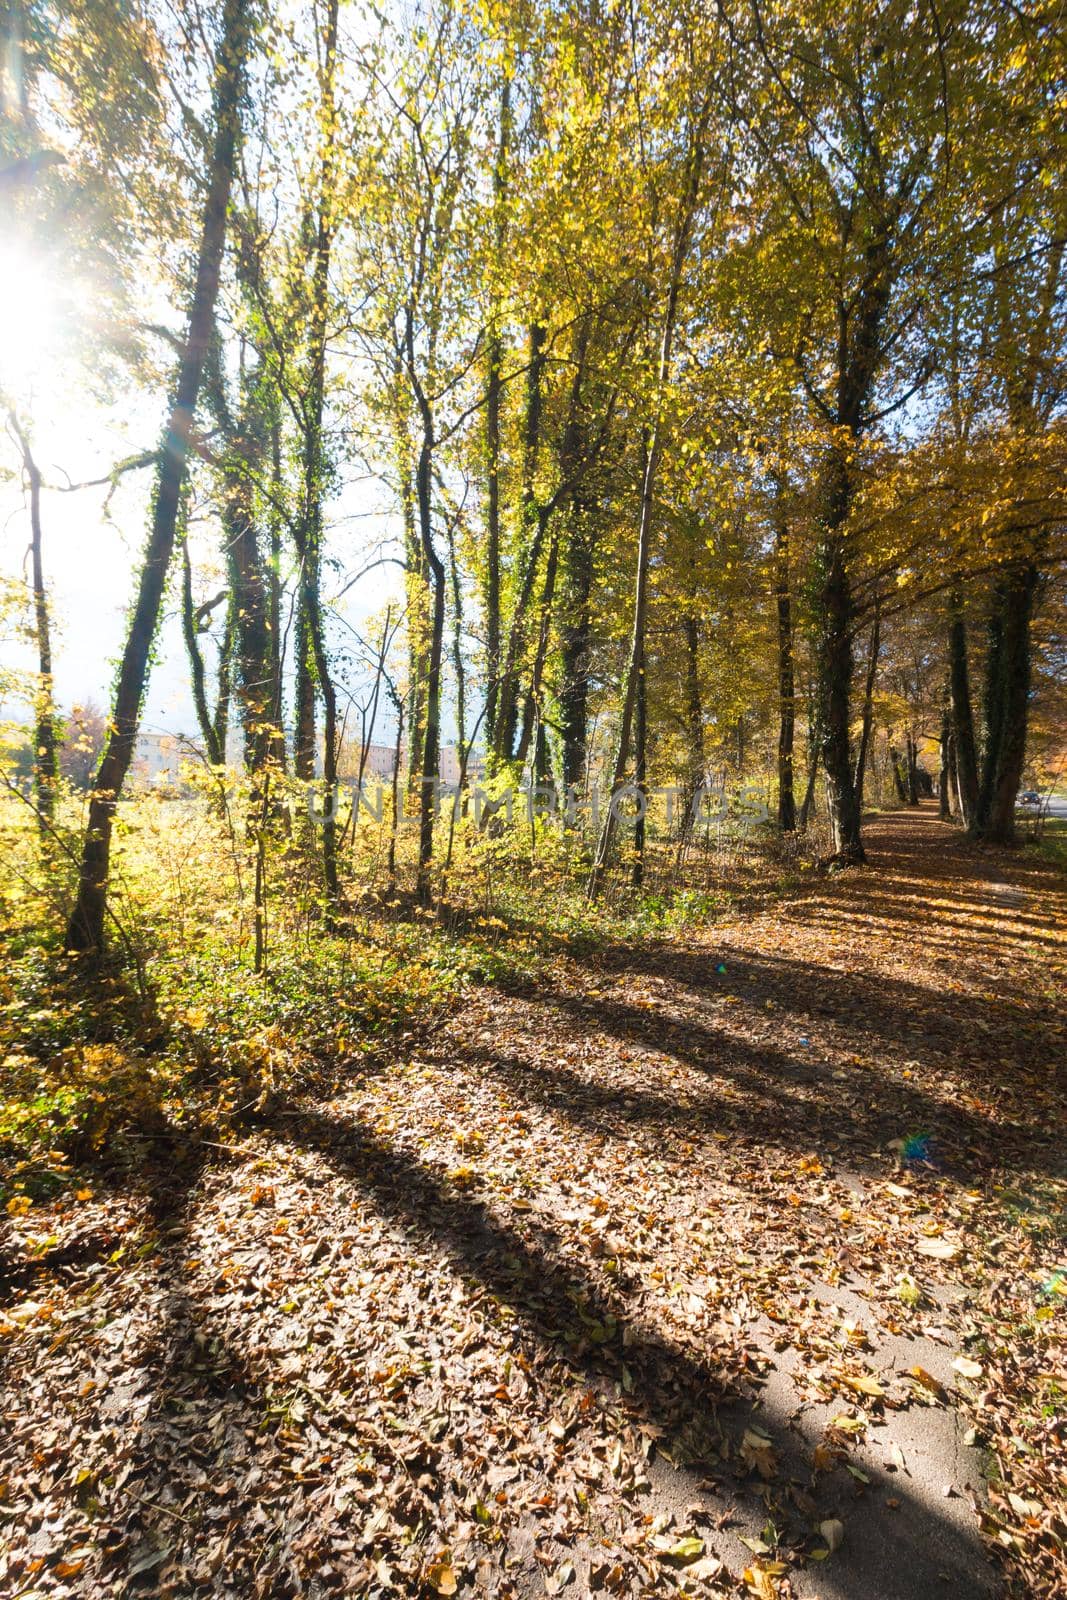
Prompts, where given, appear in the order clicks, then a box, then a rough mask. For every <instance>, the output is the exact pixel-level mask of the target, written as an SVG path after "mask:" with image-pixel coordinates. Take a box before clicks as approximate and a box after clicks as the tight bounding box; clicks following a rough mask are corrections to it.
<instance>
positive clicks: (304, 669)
mask: <svg viewBox="0 0 1067 1600" xmlns="http://www.w3.org/2000/svg"><path fill="white" fill-rule="evenodd" d="M338 5H339V0H328V5H327V10H326V31H325V37H324V39H323V64H322V71H321V81H320V97H321V102H322V104H321V107H320V112H319V122H320V128H321V138H322V147H321V160H320V171H319V207H318V222H317V227H316V234H315V251H314V269H313V271H312V277H311V316H310V327H309V330H308V346H309V353H310V361H311V368H310V372H309V374H308V388H307V397H306V400H305V403H304V508H303V522H304V527H303V531H302V539H301V545H302V548H301V552H300V574H301V584H300V590H299V595H298V610H297V622H296V742H295V749H294V753H293V754H294V760H293V767H294V770H295V772H296V775H297V777H298V778H301V779H303V780H304V781H305V782H307V781H310V779H311V778H313V777H314V775H315V690H316V686H317V687H318V690H319V692H320V693H321V694H322V696H323V703H324V720H327V719H328V716H329V712H328V709H327V708H326V705H325V702H326V700H327V698H328V694H329V691H328V688H327V685H326V684H324V683H323V682H322V680H321V671H322V666H323V663H324V662H325V652H324V648H323V640H322V638H321V636H320V637H319V638H316V637H315V634H316V629H317V630H318V632H319V634H320V635H321V629H322V608H321V583H322V503H323V498H324V494H325V487H326V485H325V479H326V467H327V463H326V457H325V452H324V450H323V442H322V419H323V412H324V409H325V403H326V323H327V309H328V300H329V286H330V282H329V281H330V256H331V253H332V250H333V235H334V207H335V205H336V197H335V195H334V192H333V191H334V147H335V141H336V138H337V117H336V110H335V106H334V76H335V72H336V66H337V11H338ZM312 612H314V613H315V616H314V617H313V616H312ZM316 619H317V620H316ZM316 680H318V682H317V685H316ZM334 721H335V722H336V712H335V714H334ZM324 736H325V738H326V739H327V740H328V739H329V734H328V732H326V731H325V729H324ZM334 759H336V752H335V753H334ZM324 775H325V774H324ZM328 783H329V780H328V779H327V784H328ZM325 845H326V835H325V832H324V835H323V846H324V848H325ZM327 876H329V873H327Z"/></svg>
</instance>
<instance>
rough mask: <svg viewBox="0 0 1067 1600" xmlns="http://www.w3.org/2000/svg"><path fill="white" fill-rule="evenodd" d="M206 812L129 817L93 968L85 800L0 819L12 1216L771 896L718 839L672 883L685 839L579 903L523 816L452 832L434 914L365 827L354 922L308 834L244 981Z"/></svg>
mask: <svg viewBox="0 0 1067 1600" xmlns="http://www.w3.org/2000/svg"><path fill="white" fill-rule="evenodd" d="M212 798H213V797H212V795H211V794H210V793H207V794H204V795H201V796H199V797H194V798H192V799H190V798H185V799H182V800H178V801H174V800H170V801H168V800H165V799H161V798H160V797H159V796H155V795H151V794H149V795H144V796H141V797H140V798H138V799H135V800H132V801H130V802H127V803H124V805H123V807H122V809H121V813H120V817H119V819H118V823H117V826H116V841H115V852H114V893H113V896H112V907H113V911H114V916H115V919H116V929H115V933H114V937H113V945H114V951H115V953H114V956H113V959H112V961H111V963H110V964H109V965H107V966H105V967H103V968H97V969H95V970H92V971H87V970H85V969H84V966H83V965H80V964H79V962H78V960H77V959H75V958H73V957H71V956H68V955H67V954H66V952H65V951H64V949H63V940H62V932H63V927H64V921H65V913H66V910H67V908H68V907H69V904H70V898H71V894H72V890H73V882H74V878H73V864H74V861H75V860H76V857H77V845H78V841H79V838H80V830H81V827H82V826H83V815H82V805H81V802H80V801H79V800H78V799H77V797H75V796H68V797H67V799H66V801H65V803H64V805H63V807H62V808H61V811H60V821H59V824H58V827H57V833H56V837H55V838H54V839H53V840H51V841H49V842H47V843H46V844H45V845H43V846H42V844H41V841H40V839H39V837H38V834H37V830H36V827H35V824H34V819H33V817H32V815H31V813H30V812H29V811H28V809H27V808H26V807H25V806H24V805H22V804H20V802H19V801H18V800H17V799H16V798H15V797H13V796H8V797H7V798H6V799H5V800H4V801H3V803H0V973H2V974H3V977H2V979H0V1172H2V1173H3V1174H4V1177H3V1178H2V1179H0V1204H8V1205H10V1206H11V1207H12V1208H13V1209H15V1210H16V1211H17V1210H18V1209H21V1208H23V1207H24V1206H25V1205H26V1204H29V1203H31V1202H32V1201H33V1200H34V1199H35V1198H38V1197H40V1198H44V1197H47V1196H49V1195H51V1194H54V1193H55V1192H56V1191H57V1189H59V1188H61V1187H63V1186H65V1185H70V1184H74V1185H77V1184H79V1183H81V1182H83V1181H84V1180H85V1178H86V1175H87V1174H89V1173H90V1172H93V1173H97V1172H99V1171H100V1170H101V1169H109V1170H114V1171H116V1173H121V1172H126V1171H129V1170H130V1169H131V1168H132V1167H136V1165H137V1164H138V1163H139V1162H140V1163H143V1161H144V1159H145V1155H146V1152H149V1153H150V1152H151V1151H152V1150H153V1149H157V1150H158V1147H159V1142H160V1141H166V1142H167V1146H168V1148H171V1149H175V1150H177V1151H179V1152H180V1151H181V1150H182V1149H183V1148H185V1147H190V1146H195V1145H196V1144H197V1142H198V1141H203V1140H204V1139H210V1140H212V1141H225V1140H227V1139H231V1138H236V1137H240V1128H241V1127H242V1125H243V1124H244V1123H245V1122H246V1121H247V1120H248V1119H249V1118H250V1117H254V1116H256V1115H259V1114H263V1113H265V1112H266V1111H268V1110H269V1109H271V1108H272V1107H273V1106H275V1105H277V1104H278V1103H284V1101H285V1100H287V1099H289V1098H291V1097H292V1096H294V1095H300V1094H304V1093H316V1094H328V1093H330V1092H332V1090H334V1089H335V1088H336V1087H337V1085H338V1084H339V1083H341V1082H343V1081H345V1080H346V1079H347V1078H350V1077H351V1076H353V1075H355V1074H358V1073H360V1072H362V1071H365V1070H367V1068H368V1066H369V1065H371V1064H372V1063H373V1062H374V1060H375V1059H376V1058H378V1057H380V1056H381V1055H382V1054H383V1053H388V1054H394V1055H395V1053H396V1052H398V1051H400V1050H403V1049H404V1048H405V1047H406V1046H407V1043H408V1040H409V1039H410V1038H411V1036H412V1035H413V1033H414V1031H415V1030H417V1029H425V1028H426V1027H427V1026H429V1025H432V1023H433V1021H434V1019H435V1017H437V1016H439V1015H440V1014H442V1012H444V1011H445V1010H447V1009H448V1008H449V1007H451V1006H454V1005H455V1004H457V1003H458V1002H459V1001H460V1000H461V997H462V995H463V993H464V991H465V990H467V989H468V988H469V987H470V986H471V985H473V984H480V983H496V984H501V985H504V986H514V985H516V984H527V983H530V982H535V981H536V980H537V979H538V977H539V976H540V975H542V974H543V973H544V972H545V970H546V968H547V967H548V966H549V965H550V964H551V963H553V962H557V961H559V960H561V959H566V958H567V957H584V958H589V957H591V956H593V955H594V954H595V952H596V950H597V949H598V948H603V947H604V946H605V945H607V944H614V943H618V942H620V941H623V942H628V941H631V940H636V939H648V938H668V937H671V936H673V935H675V934H677V933H678V932H680V931H682V930H684V929H685V928H689V927H693V926H697V925H700V924H703V923H707V922H709V921H712V920H714V919H716V918H717V917H720V916H722V914H723V913H724V912H725V911H726V910H727V909H728V908H729V907H730V906H731V904H732V903H734V897H735V894H737V893H739V892H748V891H751V890H752V889H754V888H759V889H761V890H763V891H768V890H769V891H770V892H774V891H775V890H776V889H777V888H778V887H779V886H780V879H781V868H782V864H781V862H779V861H777V860H776V859H775V857H774V855H773V848H772V846H771V844H770V843H769V841H768V840H766V839H764V838H762V837H756V836H752V837H748V836H740V835H739V834H738V833H737V832H736V831H735V832H733V833H727V832H726V831H725V830H724V831H723V833H722V834H721V835H719V836H718V837H717V839H716V840H715V841H714V845H713V847H712V848H711V849H709V850H704V849H701V850H697V851H695V852H694V853H693V854H692V855H691V857H690V858H689V860H688V861H687V862H686V863H685V864H684V865H683V867H682V869H681V870H679V869H678V863H677V855H676V846H675V845H673V844H671V843H670V842H669V841H666V840H663V839H660V840H655V841H653V843H652V846H651V849H650V852H649V858H648V873H647V878H648V883H647V886H646V887H645V888H643V889H641V890H634V889H632V888H631V887H630V886H629V882H628V879H629V874H628V870H627V868H628V863H627V862H626V860H625V858H624V859H623V860H622V861H621V862H620V864H619V867H618V870H617V872H616V874H615V875H614V877H613V878H612V879H611V880H610V882H609V884H608V888H607V892H606V893H605V895H604V897H603V898H602V899H601V900H599V901H598V902H597V903H596V904H590V902H589V901H588V899H587V896H586V879H587V871H588V841H586V840H583V839H582V838H581V837H580V836H579V835H577V834H575V833H574V832H568V831H567V830H565V829H562V828H560V827H558V826H556V825H552V824H549V823H541V822H538V823H537V825H536V826H535V827H533V828H530V827H529V826H528V825H526V823H525V822H523V823H522V824H521V825H516V826H515V827H514V828H513V829H512V830H511V831H510V832H505V833H494V834H492V835H490V834H488V833H481V834H479V833H478V832H477V831H476V830H474V829H473V828H472V827H465V828H464V829H463V830H462V832H461V831H460V830H457V849H456V853H455V857H454V864H453V866H452V869H451V870H450V872H449V873H448V876H447V880H446V881H443V882H441V883H440V885H439V889H440V894H439V898H438V901H437V904H436V905H435V907H434V908H433V909H432V910H430V909H427V908H424V907H422V906H420V905H418V904H417V903H416V900H415V897H414V895H413V893H412V885H413V879H414V861H413V849H414V839H413V837H412V836H411V835H409V836H408V837H407V838H406V839H405V840H404V842H403V852H402V861H401V868H400V872H399V874H398V880H397V883H395V884H392V885H390V884H389V883H388V881H387V878H386V875H385V874H384V872H383V870H382V862H383V859H384V851H383V848H382V838H381V831H380V829H379V828H378V827H376V825H375V824H373V823H369V824H367V825H365V826H363V827H361V829H360V831H359V834H358V835H357V838H356V841H355V843H354V845H353V844H351V843H350V844H349V845H348V847H347V848H346V851H345V853H344V859H343V869H344V890H345V899H346V908H345V909H344V910H343V912H342V913H341V915H340V916H331V915H329V914H328V912H327V908H326V907H325V905H324V903H323V899H322V892H321V887H320V868H319V862H318V858H317V854H316V846H317V840H316V839H315V838H314V837H310V838H309V837H308V836H307V835H306V834H305V835H303V836H302V835H301V831H300V829H299V826H294V828H293V829H292V830H291V831H285V830H280V831H279V833H278V836H277V837H276V838H275V839H274V840H273V841H272V844H271V853H270V858H269V860H268V883H269V897H268V906H267V913H268V940H267V961H266V968H265V970H264V971H263V972H262V973H259V974H257V973H256V972H254V971H253V962H252V953H253V945H254V941H253V926H254V923H253V905H252V882H253V874H252V869H251V861H250V853H249V850H248V849H247V848H246V846H245V844H244V843H243V841H242V836H241V835H242V830H241V828H240V826H239V825H237V824H235V815H237V816H238V817H239V812H238V809H237V808H238V806H239V802H240V797H238V800H237V801H236V802H233V803H232V809H225V810H220V808H219V806H218V804H217V803H215V804H212ZM442 833H444V829H443V828H442ZM442 853H443V851H442Z"/></svg>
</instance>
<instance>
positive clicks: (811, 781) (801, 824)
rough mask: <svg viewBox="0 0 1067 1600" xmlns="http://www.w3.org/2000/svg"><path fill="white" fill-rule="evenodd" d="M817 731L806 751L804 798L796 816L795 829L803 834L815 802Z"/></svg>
mask: <svg viewBox="0 0 1067 1600" xmlns="http://www.w3.org/2000/svg"><path fill="white" fill-rule="evenodd" d="M820 742H821V741H820V739H819V730H818V728H815V729H813V731H812V737H811V740H810V748H809V750H808V781H807V783H806V784H805V785H804V798H803V800H802V801H801V802H800V812H799V814H798V816H797V827H798V828H799V829H800V832H801V833H803V832H804V829H805V828H806V827H807V825H808V819H809V818H810V816H811V808H812V805H813V804H814V802H815V779H816V778H817V777H818V775H819V746H820Z"/></svg>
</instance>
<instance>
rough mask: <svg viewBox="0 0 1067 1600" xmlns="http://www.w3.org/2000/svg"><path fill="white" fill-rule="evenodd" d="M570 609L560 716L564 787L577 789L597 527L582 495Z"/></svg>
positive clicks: (570, 533)
mask: <svg viewBox="0 0 1067 1600" xmlns="http://www.w3.org/2000/svg"><path fill="white" fill-rule="evenodd" d="M563 563H564V591H565V598H564V611H563V621H562V627H561V640H560V658H561V659H560V688H559V715H560V724H561V730H562V741H561V742H562V761H563V784H564V788H565V789H568V790H570V789H574V790H577V789H579V788H580V787H581V784H582V781H583V779H584V777H585V760H586V728H587V726H588V721H589V646H590V639H591V633H592V618H591V616H590V610H589V602H590V598H591V596H592V592H593V541H592V529H591V526H590V521H589V517H588V515H587V513H586V510H585V508H584V506H583V504H582V502H581V500H580V497H579V496H578V495H577V494H574V495H572V496H571V503H570V514H569V516H568V518H567V529H566V538H565V542H564V547H563Z"/></svg>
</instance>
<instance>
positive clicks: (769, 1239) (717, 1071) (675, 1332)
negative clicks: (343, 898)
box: [0, 806, 1067, 1600]
mask: <svg viewBox="0 0 1067 1600" xmlns="http://www.w3.org/2000/svg"><path fill="white" fill-rule="evenodd" d="M868 838H869V851H870V863H869V866H868V867H867V868H866V869H862V870H856V871H852V872H848V873H844V874H841V875H839V876H837V877H831V878H827V879H822V880H820V881H819V882H818V883H817V884H815V885H813V886H811V887H809V888H807V889H805V890H804V891H803V892H802V893H800V894H798V895H797V896H796V897H795V898H792V899H789V900H786V901H778V902H777V903H775V904H773V905H769V906H767V905H764V906H762V907H759V908H756V909H754V910H752V911H751V913H749V914H748V915H742V914H740V913H737V912H734V913H733V914H732V916H731V919H730V920H728V921H725V922H721V923H718V924H715V925H713V926H705V927H701V928H695V929H693V930H692V931H691V932H690V933H689V934H688V935H687V936H685V937H675V938H673V939H671V940H670V941H664V940H660V941H656V942H650V943H648V944H646V945H643V946H640V947H638V946H635V945H634V944H632V943H628V944H624V943H620V944H619V945H618V946H617V947H612V946H610V945H608V946H605V947H604V948H602V949H600V950H599V951H598V952H596V953H594V954H593V955H588V954H587V955H585V956H583V957H582V959H581V960H577V959H572V958H570V957H567V956H565V955H563V956H560V957H559V958H558V959H557V960H555V961H553V962H552V964H551V965H550V967H549V968H548V970H547V971H546V973H545V975H544V977H543V979H542V980H541V981H539V982H538V983H537V984H536V985H533V984H531V985H530V986H529V987H528V988H527V989H525V990H522V991H515V990H512V991H510V992H505V991H504V990H502V989H501V988H477V989H472V990H470V991H469V992H468V993H467V994H466V995H465V996H464V1000H463V1004H462V1006H461V1007H459V1008H457V1009H456V1010H455V1011H454V1012H453V1013H452V1014H451V1015H450V1016H449V1017H448V1019H447V1020H446V1021H445V1022H444V1023H442V1024H441V1025H440V1026H438V1027H437V1028H436V1029H435V1030H433V1031H432V1032H431V1033H428V1034H427V1035H425V1036H422V1037H416V1038H415V1039H414V1040H413V1042H412V1043H411V1046H410V1049H409V1050H407V1051H406V1052H405V1053H404V1054H403V1056H402V1057H400V1058H395V1057H394V1058H393V1059H390V1060H383V1061H382V1062H381V1063H380V1064H379V1066H378V1067H377V1069H374V1070H371V1071H370V1072H368V1073H366V1074H364V1075H363V1076H362V1077H361V1078H360V1081H359V1082H358V1083H356V1084H355V1085H354V1086H353V1087H351V1089H350V1090H348V1091H347V1092H346V1093H345V1094H343V1095H341V1096H339V1097H338V1098H336V1099H334V1100H333V1101H331V1102H330V1103H317V1104H312V1103H304V1104H300V1105H295V1106H289V1107H288V1108H286V1109H285V1110H283V1111H281V1112H276V1113H275V1114H274V1115H273V1116H272V1118H271V1120H270V1122H269V1124H267V1125H264V1126H261V1127H258V1128H256V1129H254V1130H253V1131H252V1132H250V1133H249V1134H248V1136H247V1137H246V1138H245V1139H244V1140H243V1142H242V1143H241V1144H240V1145H238V1146H235V1147H232V1148H228V1149H226V1150H220V1149H208V1148H205V1149H204V1150H203V1151H202V1158H203V1159H202V1160H201V1162H200V1164H199V1165H197V1166H196V1167H194V1168H190V1169H184V1168H183V1169H182V1170H180V1171H177V1172H175V1171H171V1170H168V1169H167V1168H166V1167H165V1166H161V1167H160V1169H159V1171H158V1173H157V1174H156V1177H155V1181H154V1182H150V1183H147V1184H145V1185H143V1186H140V1187H138V1186H136V1185H134V1186H132V1187H126V1188H123V1189H115V1188H112V1189H110V1190H106V1189H100V1190H99V1191H93V1192H89V1191H85V1192H84V1193H83V1194H81V1195H80V1196H79V1198H78V1200H77V1202H75V1201H74V1200H73V1199H71V1198H68V1199H67V1200H66V1201H63V1202H54V1203H53V1204H52V1205H51V1206H39V1207H35V1208H34V1209H33V1210H32V1211H31V1212H28V1213H27V1214H26V1215H22V1216H19V1215H16V1216H14V1217H12V1218H11V1219H10V1220H9V1222H8V1224H7V1228H8V1237H7V1240H6V1251H7V1261H8V1282H7V1285H6V1292H5V1295H4V1301H3V1305H4V1309H3V1311H2V1312H0V1331H2V1333H3V1340H2V1343H3V1348H4V1354H5V1374H4V1378H3V1388H2V1392H0V1412H2V1415H3V1419H4V1421H3V1426H2V1431H0V1591H2V1592H3V1593H4V1594H5V1595H8V1596H11V1597H14V1596H16V1595H19V1596H23V1597H30V1596H35V1595H57V1594H71V1595H79V1596H112V1595H117V1594H127V1593H128V1594H152V1595H160V1596H164V1595H173V1596H181V1597H184V1596H201V1595H202V1596H217V1597H226V1596H231V1595H232V1596H242V1597H244V1596H269V1597H282V1596H288V1595H294V1596H295V1595H302V1596H307V1597H315V1596H320V1595H321V1596H326V1595H330V1594H335V1593H346V1594H352V1595H361V1596H368V1597H370V1596H377V1595H381V1596H383V1597H384V1596H395V1595H400V1596H421V1595H430V1596H432V1595H435V1594H442V1595H448V1594H452V1593H457V1594H460V1595H466V1594H475V1593H479V1594H482V1593H484V1594H491V1595H496V1596H500V1597H505V1596H523V1597H525V1596H530V1597H535V1596H541V1595H545V1594H549V1595H554V1594H559V1593H563V1594H572V1595H576V1596H579V1595H584V1594H601V1593H603V1594H605V1595H616V1596H618V1595H638V1594H641V1595H655V1596H659V1595H670V1594H676V1593H683V1594H690V1595H694V1596H696V1595H714V1594H735V1593H741V1594H752V1595H756V1596H758V1597H761V1600H768V1597H771V1596H775V1595H796V1596H808V1597H812V1596H821V1597H822V1600H846V1597H847V1600H929V1597H936V1596H938V1595H941V1594H944V1595H945V1596H949V1595H965V1596H967V1597H980V1596H985V1595H993V1594H996V1593H998V1592H1002V1591H1010V1592H1012V1593H1014V1594H1017V1595H1024V1594H1025V1595H1029V1596H1053V1595H1059V1596H1063V1595H1064V1594H1067V1522H1065V1512H1064V1507H1065V1505H1067V1426H1065V1422H1064V1399H1065V1391H1067V1373H1065V1363H1064V1353H1065V1340H1064V1321H1065V1317H1067V1298H1065V1296H1067V1264H1065V1256H1067V1238H1065V1234H1064V1227H1065V1224H1064V1206H1063V1198H1064V1183H1063V1179H1064V1160H1063V1155H1064V1142H1063V1122H1062V1119H1063V1106H1064V1096H1063V1088H1064V1084H1063V1076H1062V1074H1063V1067H1064V1062H1065V1060H1067V1049H1065V1043H1067V1032H1065V1016H1064V1011H1063V1007H1062V997H1063V995H1064V993H1065V992H1067V991H1065V985H1064V978H1065V976H1067V974H1065V971H1064V961H1063V957H1064V951H1065V929H1067V893H1065V881H1064V878H1063V876H1062V874H1057V873H1056V872H1055V871H1053V870H1051V869H1050V868H1047V867H1044V866H1041V865H1037V864H1035V863H1034V862H1033V860H1031V859H1028V858H1027V857H1026V856H1024V855H1022V854H1015V855H1005V854H992V853H988V852H986V853H981V852H977V851H975V850H972V849H969V848H968V847H966V846H965V845H964V844H963V842H962V841H961V840H960V838H959V836H958V833H957V832H955V831H954V830H950V829H949V828H947V827H945V826H943V825H941V824H940V823H938V821H937V819H936V814H935V812H934V811H933V810H932V809H931V808H930V807H928V806H924V807H923V808H922V809H921V810H920V811H919V812H918V813H910V814H909V813H897V814H895V815H891V816H884V817H878V818H874V819H872V820H871V822H870V825H869V830H868ZM1057 1075H1059V1076H1058V1081H1057ZM12 1261H14V1262H15V1265H14V1267H12V1264H11V1263H12Z"/></svg>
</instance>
